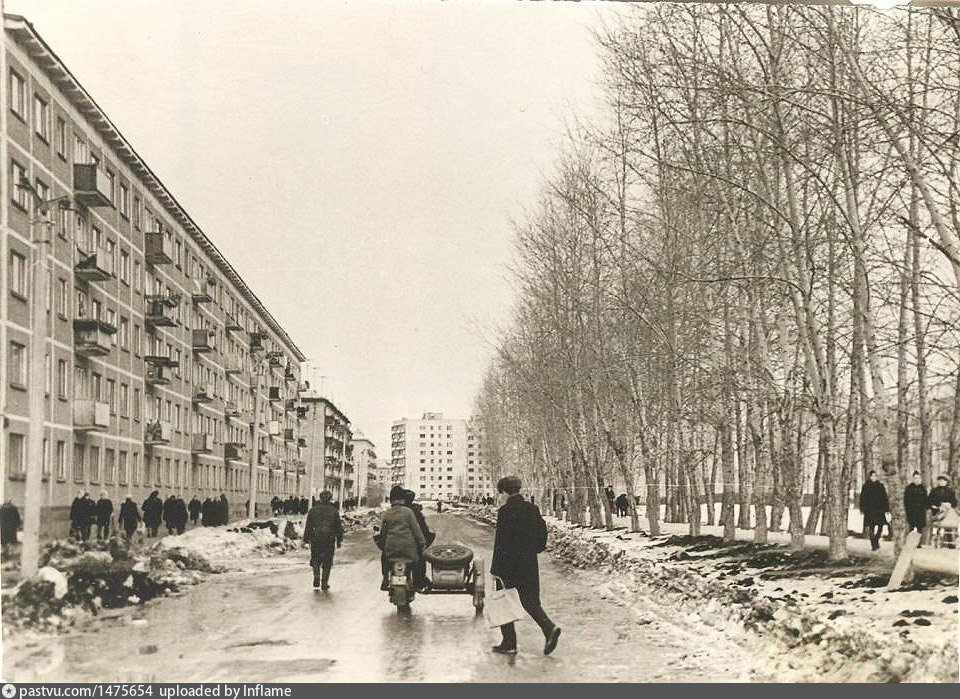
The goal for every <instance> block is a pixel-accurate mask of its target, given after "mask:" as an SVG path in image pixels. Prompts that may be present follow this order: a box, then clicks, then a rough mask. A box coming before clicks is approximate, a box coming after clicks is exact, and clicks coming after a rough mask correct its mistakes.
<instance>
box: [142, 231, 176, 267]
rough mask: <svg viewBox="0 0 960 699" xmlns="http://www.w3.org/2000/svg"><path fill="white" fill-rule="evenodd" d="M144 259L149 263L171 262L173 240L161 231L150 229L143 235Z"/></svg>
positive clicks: (163, 263) (164, 263)
mask: <svg viewBox="0 0 960 699" xmlns="http://www.w3.org/2000/svg"><path fill="white" fill-rule="evenodd" d="M144 248H145V249H144V255H143V257H144V259H145V260H146V261H147V262H148V263H150V264H151V265H169V264H171V263H172V262H173V241H172V240H171V239H170V238H169V237H167V234H166V233H164V232H163V231H150V232H149V233H147V234H146V235H145V236H144Z"/></svg>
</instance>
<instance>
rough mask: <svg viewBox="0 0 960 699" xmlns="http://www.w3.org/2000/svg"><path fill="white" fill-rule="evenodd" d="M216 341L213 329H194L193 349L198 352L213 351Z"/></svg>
mask: <svg viewBox="0 0 960 699" xmlns="http://www.w3.org/2000/svg"><path fill="white" fill-rule="evenodd" d="M214 349H215V343H214V341H213V330H194V331H193V351H194V352H197V353H206V352H213V350H214Z"/></svg>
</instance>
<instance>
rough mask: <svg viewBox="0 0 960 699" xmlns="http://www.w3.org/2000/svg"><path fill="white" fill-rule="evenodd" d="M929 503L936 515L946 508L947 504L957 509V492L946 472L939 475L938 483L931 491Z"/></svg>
mask: <svg viewBox="0 0 960 699" xmlns="http://www.w3.org/2000/svg"><path fill="white" fill-rule="evenodd" d="M928 503H929V505H930V509H931V510H933V513H934V516H937V515H939V514H940V513H941V512H942V511H943V510H945V509H946V507H944V506H945V505H949V506H950V507H952V508H953V509H957V492H956V491H955V490H954V489H953V488H952V487H951V486H950V479H949V478H947V476H945V475H944V474H942V473H941V474H940V475H939V476H937V485H936V486H934V488H933V489H932V490H931V491H930V497H929V499H928Z"/></svg>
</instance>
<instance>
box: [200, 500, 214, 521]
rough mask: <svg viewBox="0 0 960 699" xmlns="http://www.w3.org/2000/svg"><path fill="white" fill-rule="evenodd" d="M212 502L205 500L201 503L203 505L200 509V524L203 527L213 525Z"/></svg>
mask: <svg viewBox="0 0 960 699" xmlns="http://www.w3.org/2000/svg"><path fill="white" fill-rule="evenodd" d="M214 509H215V508H214V505H213V500H211V499H210V498H206V499H205V500H204V501H203V505H202V506H201V508H200V523H201V524H202V525H203V526H205V527H212V526H213V525H214V522H213V519H214V516H213V511H214Z"/></svg>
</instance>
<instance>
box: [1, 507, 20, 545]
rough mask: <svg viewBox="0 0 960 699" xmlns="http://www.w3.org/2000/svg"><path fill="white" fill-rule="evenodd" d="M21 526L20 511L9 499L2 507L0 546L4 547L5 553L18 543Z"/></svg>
mask: <svg viewBox="0 0 960 699" xmlns="http://www.w3.org/2000/svg"><path fill="white" fill-rule="evenodd" d="M20 524H21V520H20V510H18V509H17V506H16V505H14V504H13V500H11V499H10V498H7V499H6V500H5V501H4V503H3V504H2V505H0V546H2V547H3V551H4V553H6V551H7V549H8V548H9V547H10V546H11V545H12V544H15V543H17V531H18V530H19V529H20Z"/></svg>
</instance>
